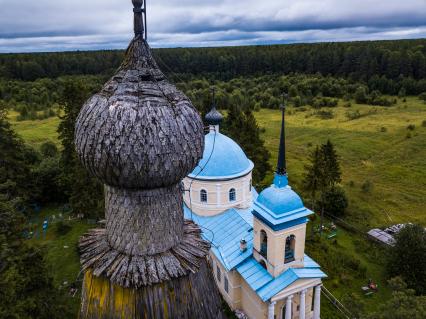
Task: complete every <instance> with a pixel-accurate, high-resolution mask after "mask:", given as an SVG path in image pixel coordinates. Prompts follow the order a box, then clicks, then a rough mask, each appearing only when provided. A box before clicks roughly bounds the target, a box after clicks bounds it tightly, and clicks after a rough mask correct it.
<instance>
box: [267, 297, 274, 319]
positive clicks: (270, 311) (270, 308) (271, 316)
mask: <svg viewBox="0 0 426 319" xmlns="http://www.w3.org/2000/svg"><path fill="white" fill-rule="evenodd" d="M274 314H275V301H273V302H271V303H270V304H269V305H268V319H274Z"/></svg>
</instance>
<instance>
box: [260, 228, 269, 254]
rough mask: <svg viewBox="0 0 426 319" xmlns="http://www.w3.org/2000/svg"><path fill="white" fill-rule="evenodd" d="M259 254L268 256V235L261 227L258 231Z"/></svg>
mask: <svg viewBox="0 0 426 319" xmlns="http://www.w3.org/2000/svg"><path fill="white" fill-rule="evenodd" d="M260 254H261V255H262V256H263V257H265V258H268V235H266V232H265V231H264V230H263V229H262V230H261V231H260Z"/></svg>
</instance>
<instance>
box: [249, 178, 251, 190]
mask: <svg viewBox="0 0 426 319" xmlns="http://www.w3.org/2000/svg"><path fill="white" fill-rule="evenodd" d="M251 183H252V181H251V180H250V184H249V191H250V192H251Z"/></svg>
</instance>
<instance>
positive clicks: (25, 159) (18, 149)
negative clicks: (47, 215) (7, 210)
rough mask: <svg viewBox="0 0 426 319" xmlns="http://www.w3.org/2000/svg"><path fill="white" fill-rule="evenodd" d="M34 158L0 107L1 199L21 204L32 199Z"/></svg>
mask: <svg viewBox="0 0 426 319" xmlns="http://www.w3.org/2000/svg"><path fill="white" fill-rule="evenodd" d="M34 157H35V155H34V151H33V150H32V149H30V148H29V147H27V146H26V145H25V144H24V143H23V141H22V140H21V139H20V138H19V137H18V136H17V135H16V133H15V132H14V131H13V129H12V127H11V126H10V123H9V122H8V120H7V112H6V109H5V107H4V106H2V105H0V199H3V200H6V201H11V200H14V201H19V202H21V203H24V202H27V201H28V200H30V199H31V197H32V196H31V193H32V188H33V183H32V181H33V179H32V173H31V164H33V162H34V161H35V160H34Z"/></svg>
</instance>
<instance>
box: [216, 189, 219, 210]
mask: <svg viewBox="0 0 426 319" xmlns="http://www.w3.org/2000/svg"><path fill="white" fill-rule="evenodd" d="M216 196H217V203H216V206H217V207H220V184H216Z"/></svg>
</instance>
